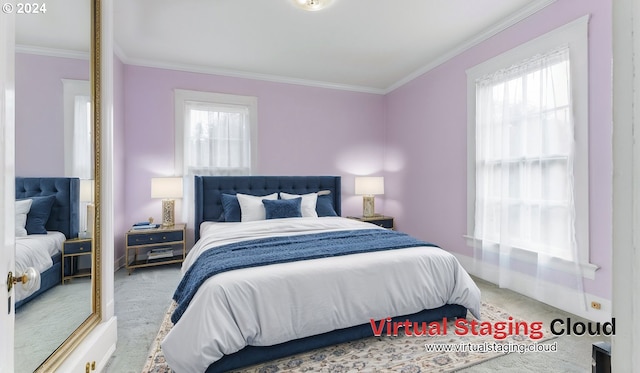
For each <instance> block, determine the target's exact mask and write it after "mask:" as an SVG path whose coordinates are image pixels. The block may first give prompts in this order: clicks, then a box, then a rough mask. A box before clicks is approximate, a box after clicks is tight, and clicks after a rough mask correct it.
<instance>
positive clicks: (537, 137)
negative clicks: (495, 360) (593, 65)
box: [474, 47, 584, 302]
mask: <svg viewBox="0 0 640 373" xmlns="http://www.w3.org/2000/svg"><path fill="white" fill-rule="evenodd" d="M570 70H571V63H570V54H569V49H568V47H563V48H559V49H557V50H553V51H551V52H549V53H546V54H544V55H538V56H535V57H534V58H531V59H529V60H527V61H524V62H522V63H521V64H518V65H517V66H512V67H510V68H508V69H504V70H501V71H498V72H496V73H494V74H490V75H487V76H484V77H482V78H481V79H478V80H477V81H476V144H475V146H476V149H475V150H476V155H475V161H476V189H475V190H476V195H475V201H476V202H475V225H474V229H475V230H474V239H475V256H476V259H479V260H482V261H485V262H492V263H493V264H495V265H497V266H498V272H499V273H498V276H499V285H500V286H501V287H507V288H513V287H514V282H515V281H522V278H521V277H517V276H514V275H515V274H527V275H531V276H534V277H535V278H536V279H537V280H538V281H535V284H531V286H530V288H531V290H530V291H531V292H532V294H531V295H537V296H542V294H540V293H542V292H544V291H545V289H548V285H549V283H562V284H563V285H565V286H568V287H570V288H574V289H575V290H577V292H576V294H579V295H578V297H581V298H584V296H583V289H582V276H581V275H580V274H579V273H580V267H579V263H580V258H579V252H578V249H577V245H576V236H575V221H576V215H575V203H574V177H573V164H574V157H575V144H574V123H573V117H572V92H571V74H570ZM554 261H556V262H557V261H565V262H570V263H575V273H577V274H567V272H560V271H556V270H554V266H553V263H554ZM579 301H581V302H584V299H579Z"/></svg>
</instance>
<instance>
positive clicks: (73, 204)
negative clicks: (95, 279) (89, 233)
mask: <svg viewBox="0 0 640 373" xmlns="http://www.w3.org/2000/svg"><path fill="white" fill-rule="evenodd" d="M79 195H80V179H79V178H49V177H45V178H36V177H30V178H21V177H16V201H17V202H16V207H17V208H16V212H17V213H16V266H15V268H16V273H18V274H22V273H24V272H25V271H26V270H27V268H29V267H32V268H34V269H35V270H36V271H37V272H38V273H39V277H38V278H37V279H36V281H35V285H36V286H35V287H34V288H33V289H32V290H29V291H28V290H26V288H25V287H23V286H22V285H21V284H17V286H16V292H15V296H16V322H15V325H16V328H15V341H14V343H15V362H16V372H17V373H18V372H33V371H34V370H35V369H36V368H37V367H38V366H40V364H41V363H42V362H43V361H44V360H45V359H46V358H47V357H48V356H49V355H50V354H51V352H53V351H55V350H56V349H57V348H58V346H60V344H61V343H62V342H64V340H65V339H66V338H67V337H68V336H69V334H70V333H71V332H72V331H73V330H75V329H76V328H77V327H78V326H79V325H80V324H81V323H82V322H83V321H84V320H85V319H86V318H87V316H88V315H89V314H90V313H91V303H90V302H89V301H88V299H91V278H90V277H88V276H87V277H82V278H74V279H72V281H69V280H67V281H65V282H64V283H63V281H62V280H63V269H62V268H63V266H62V262H63V260H65V259H64V258H63V255H62V246H63V244H64V242H65V241H67V240H72V239H77V237H78V235H79V232H78V229H79V222H78V217H79V204H80V197H79ZM23 207H24V208H23ZM67 242H68V241H67ZM66 261H67V262H66V267H67V268H66V269H65V270H64V275H65V276H69V275H72V274H73V273H74V271H75V270H77V269H78V266H80V263H78V261H75V262H76V263H72V261H71V259H70V258H67V259H66Z"/></svg>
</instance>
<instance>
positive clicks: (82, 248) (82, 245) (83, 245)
mask: <svg viewBox="0 0 640 373" xmlns="http://www.w3.org/2000/svg"><path fill="white" fill-rule="evenodd" d="M90 252H91V240H81V241H67V242H65V243H64V255H69V254H84V253H90Z"/></svg>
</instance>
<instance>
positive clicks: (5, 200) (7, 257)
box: [0, 1, 15, 373]
mask: <svg viewBox="0 0 640 373" xmlns="http://www.w3.org/2000/svg"><path fill="white" fill-rule="evenodd" d="M7 4H8V5H7ZM11 6H13V1H4V2H3V3H2V12H0V214H1V215H0V336H2V337H1V338H0V372H2V373H5V372H7V373H10V372H13V323H14V320H15V318H14V313H13V312H14V311H13V308H14V303H15V302H14V300H13V290H12V291H11V294H9V292H8V291H7V290H8V288H7V281H6V279H7V275H8V273H9V271H12V270H13V267H14V257H15V250H14V247H15V246H14V241H15V239H14V225H15V222H14V221H15V216H14V198H15V197H14V195H15V172H14V167H13V165H14V163H15V160H14V104H13V102H14V89H13V87H14V84H13V81H14V43H15V40H14V33H15V31H14V22H15V21H14V15H13V13H12V12H11V11H9V10H11Z"/></svg>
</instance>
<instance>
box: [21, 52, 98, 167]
mask: <svg viewBox="0 0 640 373" xmlns="http://www.w3.org/2000/svg"><path fill="white" fill-rule="evenodd" d="M15 66H16V67H15V70H16V111H15V113H16V114H15V115H16V163H15V167H16V175H17V176H49V177H57V176H64V111H63V92H62V79H83V80H88V79H89V74H90V64H89V60H81V59H72V58H59V57H47V56H38V55H33V54H25V53H16V61H15Z"/></svg>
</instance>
